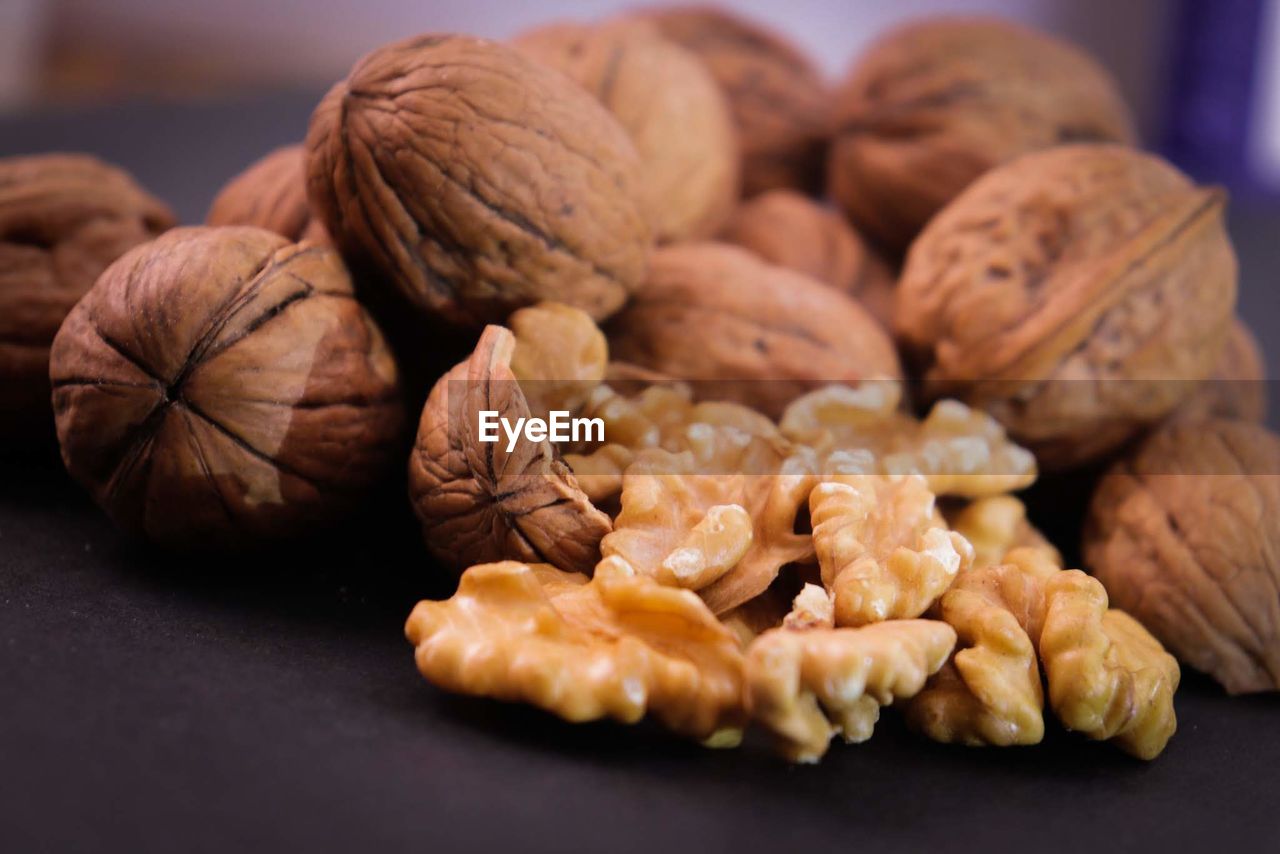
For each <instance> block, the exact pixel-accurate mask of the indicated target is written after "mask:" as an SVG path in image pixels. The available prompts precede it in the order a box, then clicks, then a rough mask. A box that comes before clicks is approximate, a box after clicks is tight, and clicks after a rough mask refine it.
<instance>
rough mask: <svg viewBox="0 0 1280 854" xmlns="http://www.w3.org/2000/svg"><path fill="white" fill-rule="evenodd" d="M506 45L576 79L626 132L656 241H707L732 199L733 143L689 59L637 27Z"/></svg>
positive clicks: (723, 106) (556, 30) (715, 91)
mask: <svg viewBox="0 0 1280 854" xmlns="http://www.w3.org/2000/svg"><path fill="white" fill-rule="evenodd" d="M512 44H513V45H514V46H515V47H516V48H518V49H519V50H521V51H522V52H524V53H526V54H528V55H529V56H531V57H532V58H534V59H536V60H538V61H539V62H542V63H544V64H546V65H549V66H551V67H552V68H555V69H557V70H559V71H562V72H564V73H565V74H567V75H568V76H569V77H571V78H573V79H574V80H575V81H577V82H578V83H579V84H580V85H582V86H583V87H584V88H585V89H586V90H587V91H588V92H590V93H591V94H592V95H593V96H594V97H595V98H596V99H597V100H598V101H599V102H600V103H601V104H603V105H604V106H605V107H607V108H608V110H609V112H610V113H612V114H613V115H614V117H615V118H617V120H618V122H619V123H620V124H621V125H622V126H623V128H625V129H626V131H627V133H629V134H630V135H631V139H632V141H633V142H634V143H635V145H636V150H637V151H638V152H639V154H640V161H641V164H642V166H643V169H644V185H643V191H644V200H645V209H646V210H647V211H648V214H649V219H650V222H651V223H652V226H653V231H654V235H655V236H656V237H657V239H658V240H659V241H660V242H670V241H677V240H690V239H696V238H700V237H709V236H711V235H712V234H714V233H715V231H716V229H717V228H719V227H720V225H721V224H723V223H724V221H725V219H726V218H727V217H728V216H729V213H730V211H732V209H733V206H734V204H735V203H736V202H737V199H738V195H739V183H740V173H741V171H742V169H741V155H740V153H739V151H738V137H737V132H736V131H735V130H734V127H733V118H732V117H731V116H730V114H729V105H728V103H727V102H726V100H725V97H724V95H723V94H722V93H721V91H720V87H719V86H718V85H717V84H716V81H715V79H714V78H712V76H711V74H710V72H709V71H707V69H706V67H705V66H704V65H703V64H702V63H701V62H700V61H699V60H698V58H697V57H696V56H694V55H693V54H691V53H690V52H689V51H687V50H685V49H684V48H682V47H680V46H679V45H678V44H676V43H675V42H673V41H669V40H668V39H665V38H663V37H662V36H661V35H660V34H659V33H658V31H657V30H656V29H654V28H653V27H652V26H650V25H648V24H646V23H644V22H642V21H637V20H620V21H613V22H609V23H605V24H598V25H587V24H553V25H551V26H546V27H540V28H538V29H535V30H531V31H529V32H526V33H523V34H521V35H519V36H517V37H516V38H515V39H514V40H513V42H512Z"/></svg>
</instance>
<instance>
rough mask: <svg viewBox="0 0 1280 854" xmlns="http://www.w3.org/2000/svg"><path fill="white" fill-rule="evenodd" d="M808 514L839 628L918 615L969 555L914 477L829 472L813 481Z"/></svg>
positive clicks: (949, 584) (941, 590)
mask: <svg viewBox="0 0 1280 854" xmlns="http://www.w3.org/2000/svg"><path fill="white" fill-rule="evenodd" d="M809 517H810V519H812V521H813V545H814V549H815V550H816V552H817V555H818V565H819V566H820V567H821V568H822V581H823V584H825V585H826V587H827V589H828V590H830V591H831V592H832V594H833V597H834V599H835V621H836V625H838V626H862V625H866V624H867V623H878V622H881V621H883V620H899V619H904V618H909V617H918V616H920V615H921V614H923V613H924V612H925V611H926V610H927V609H928V608H929V606H930V605H932V604H933V603H934V601H935V600H936V599H937V598H938V597H939V596H941V595H942V594H943V593H944V592H945V591H946V589H947V588H948V587H950V586H951V582H952V579H954V578H955V576H956V573H957V572H959V571H960V569H961V568H962V567H963V566H967V565H968V564H969V563H970V562H971V561H972V560H973V549H972V548H971V547H970V546H969V544H968V543H967V542H965V539H964V538H963V537H961V536H960V535H959V534H956V533H954V532H951V531H948V530H947V528H946V525H945V524H944V523H943V522H942V517H941V514H939V513H938V512H937V511H936V508H935V507H934V496H933V493H932V492H930V491H929V488H928V486H927V485H926V483H925V480H924V478H923V477H921V476H920V475H903V476H886V475H868V474H838V475H834V476H832V477H831V479H829V480H827V481H826V482H825V483H822V484H819V485H818V486H816V487H814V489H813V491H812V493H811V494H810V496H809Z"/></svg>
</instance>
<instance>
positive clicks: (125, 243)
mask: <svg viewBox="0 0 1280 854" xmlns="http://www.w3.org/2000/svg"><path fill="white" fill-rule="evenodd" d="M171 225H173V214H171V213H170V212H169V209H168V208H166V207H165V206H164V205H163V204H161V203H160V202H159V201H157V200H156V199H154V198H152V197H151V196H149V195H148V194H147V193H146V192H145V191H143V190H142V188H141V187H139V186H138V185H137V184H136V183H134V181H133V179H132V178H130V177H129V176H128V175H127V174H125V173H124V172H122V171H121V170H119V169H116V168H115V167H113V166H108V165H107V164H106V163H103V162H102V161H100V160H98V159H96V158H94V157H90V156H88V155H82V154H42V155H34V156H30V157H10V158H5V159H0V416H2V417H0V422H2V423H3V424H4V426H3V428H0V436H4V437H6V438H10V439H17V438H29V437H35V436H36V435H39V434H43V435H47V436H51V435H52V433H53V431H52V416H51V415H50V411H49V394H50V390H49V345H50V344H51V343H52V342H53V337H54V335H56V334H57V332H58V327H59V326H60V325H61V324H62V321H63V319H64V318H65V317H66V316H67V313H68V312H69V311H71V307H72V306H74V305H75V304H76V301H77V300H79V299H80V298H81V297H82V296H84V294H85V292H86V291H88V290H89V288H90V287H92V285H93V283H94V281H96V280H97V278H98V275H99V274H100V273H101V272H102V271H103V270H105V269H106V268H107V266H108V265H109V264H111V262H113V261H115V260H116V259H117V258H119V257H120V256H121V255H123V254H124V253H125V252H127V251H128V250H129V249H132V248H133V247H134V246H136V245H138V244H139V243H143V242H145V241H147V240H150V239H151V238H153V237H155V236H156V235H157V234H160V233H161V232H162V231H164V230H165V229H167V228H169V227H170V226H171Z"/></svg>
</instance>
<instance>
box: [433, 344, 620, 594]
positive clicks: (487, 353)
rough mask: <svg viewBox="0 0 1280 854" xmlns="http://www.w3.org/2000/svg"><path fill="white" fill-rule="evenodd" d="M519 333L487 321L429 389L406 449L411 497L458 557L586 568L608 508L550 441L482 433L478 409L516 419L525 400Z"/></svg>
mask: <svg viewBox="0 0 1280 854" xmlns="http://www.w3.org/2000/svg"><path fill="white" fill-rule="evenodd" d="M516 347H517V343H516V339H515V337H514V336H513V335H512V334H511V332H510V331H509V330H507V329H504V328H502V327H501V326H490V327H487V328H486V329H485V330H484V332H483V333H481V335H480V341H479V343H478V344H477V345H476V349H475V352H474V353H472V354H471V357H470V358H469V359H467V361H465V362H463V363H462V364H460V365H458V366H457V367H455V368H453V369H452V370H451V371H449V373H447V374H445V375H444V376H443V377H442V378H441V379H440V380H439V382H437V383H436V385H435V388H433V389H432V390H431V394H430V396H429V397H428V398H427V403H426V406H425V407H424V408H423V410H422V420H421V422H420V423H419V425H418V438H417V442H416V444H415V446H414V449H413V452H412V453H411V455H410V457H409V498H410V500H411V501H412V502H413V509H414V511H415V512H416V513H417V515H418V518H419V520H421V522H422V531H423V536H424V538H425V539H426V543H427V547H428V548H429V549H430V550H431V552H432V554H434V555H435V556H436V557H437V558H439V559H440V560H441V561H443V562H444V563H446V564H449V565H451V566H454V567H459V568H461V567H466V566H470V565H472V564H477V563H485V562H488V561H494V560H503V559H507V558H518V559H521V560H525V561H529V562H536V563H550V564H553V565H555V566H559V567H562V568H564V569H568V570H576V571H583V572H589V571H590V570H591V568H592V567H593V566H594V565H595V563H596V560H597V559H598V558H599V553H600V549H599V546H600V538H601V537H603V536H604V535H605V534H607V533H608V532H609V530H610V524H609V517H608V516H606V515H605V514H604V513H602V512H600V511H599V510H597V509H596V508H595V507H594V506H593V505H592V504H591V501H590V500H589V499H588V498H587V496H586V495H585V494H584V493H583V491H582V490H581V488H579V486H578V483H577V481H576V480H575V479H574V476H573V473H572V472H571V471H570V470H569V468H568V466H566V465H565V464H564V462H563V461H562V460H561V459H560V454H559V451H558V450H557V449H556V448H555V446H554V445H553V444H552V443H551V442H549V441H542V442H533V441H529V440H528V439H522V440H521V441H519V442H517V444H516V446H515V448H514V450H512V451H510V452H508V451H507V444H506V443H505V442H501V441H499V442H481V441H480V440H479V419H480V412H481V411H482V410H486V411H494V412H497V413H498V417H499V418H506V419H508V420H509V421H510V422H511V423H515V421H516V419H518V418H528V417H529V415H530V410H529V404H528V402H527V401H526V400H525V396H524V393H523V391H521V389H520V385H519V383H518V382H517V381H516V378H515V376H514V374H512V372H511V367H510V364H511V359H512V353H513V351H514V350H515V349H516Z"/></svg>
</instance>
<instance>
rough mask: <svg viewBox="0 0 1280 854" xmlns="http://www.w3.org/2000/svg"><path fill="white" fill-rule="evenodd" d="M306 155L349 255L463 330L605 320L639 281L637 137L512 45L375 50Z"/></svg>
mask: <svg viewBox="0 0 1280 854" xmlns="http://www.w3.org/2000/svg"><path fill="white" fill-rule="evenodd" d="M307 149H308V159H307V188H308V194H309V196H310V197H311V201H312V203H313V204H314V205H315V206H316V209H317V210H318V211H319V212H320V214H321V215H322V217H323V220H324V223H325V227H326V228H327V229H328V231H329V234H330V235H331V236H332V237H333V239H334V240H335V241H336V242H337V243H338V245H339V246H341V247H342V248H343V251H344V252H345V253H350V254H351V255H352V257H354V258H359V259H362V260H368V261H371V262H372V263H373V264H374V265H375V266H376V267H377V268H380V269H381V271H382V272H383V273H384V274H385V275H386V277H387V278H388V279H390V280H391V281H392V282H393V283H394V286H395V287H396V288H397V289H398V290H399V292H400V293H401V295H402V296H404V297H406V298H407V299H408V300H409V301H410V302H412V303H414V304H416V305H417V306H419V307H420V308H422V309H423V310H426V311H429V312H432V313H435V314H439V315H442V316H444V317H445V318H447V319H448V320H450V321H453V322H455V323H459V324H463V325H468V326H479V325H482V324H483V323H485V322H487V321H494V322H501V321H502V320H504V319H505V318H506V316H507V315H508V314H510V313H511V312H512V311H513V310H515V309H517V308H520V307H521V306H525V305H529V304H531V303H534V302H538V301H541V300H555V301H558V302H562V303H567V304H569V305H572V306H575V307H577V308H581V309H583V310H584V311H586V312H587V313H589V314H590V315H591V316H592V317H594V318H597V319H599V318H602V317H606V316H608V315H609V314H611V313H613V312H614V311H616V310H617V309H618V308H619V307H620V306H621V305H622V303H623V302H624V301H625V300H626V298H627V295H628V294H629V293H630V292H631V291H632V290H634V289H635V288H636V287H637V286H638V285H639V284H640V281H641V279H642V277H643V275H644V268H645V261H646V257H647V254H648V251H649V245H650V243H651V238H650V230H649V224H648V221H647V218H646V216H645V215H644V211H643V207H642V201H641V199H642V181H643V174H642V172H641V168H640V160H639V158H638V156H637V155H636V151H635V147H634V146H633V145H632V142H631V140H630V139H629V138H628V137H627V133H626V131H625V130H623V128H622V126H621V125H619V124H618V122H617V120H615V119H614V118H613V116H611V115H609V113H608V111H607V110H605V108H604V107H602V106H601V105H600V104H599V103H598V102H597V101H596V100H595V99H594V98H593V97H591V95H590V94H589V93H588V92H586V91H585V90H584V89H582V87H580V86H577V85H575V84H574V83H573V82H572V81H571V80H569V78H567V77H565V76H564V75H563V74H561V73H559V72H557V71H555V70H553V69H550V68H547V67H546V66H544V65H542V64H540V63H538V62H535V61H534V60H532V59H529V58H528V57H526V56H524V55H523V54H522V53H520V52H518V51H516V50H514V49H512V48H508V47H504V46H502V45H499V44H494V43H492V42H488V41H484V40H482V39H474V38H469V37H465V36H451V35H426V36H420V37H418V38H414V39H409V40H407V41H403V42H399V43H396V44H392V45H388V46H386V47H383V48H380V49H378V50H376V51H374V52H373V53H371V54H369V55H368V56H366V57H365V58H364V59H362V60H360V62H359V63H357V64H356V66H355V68H354V69H352V71H351V74H350V75H349V76H348V77H347V79H346V80H344V81H342V82H340V83H338V84H337V85H336V86H334V87H333V89H331V90H330V91H329V93H328V94H327V95H326V96H325V98H324V100H323V101H321V103H320V105H319V106H318V107H317V108H316V111H315V114H314V115H313V116H312V118H311V127H310V130H309V131H308V133H307Z"/></svg>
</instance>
